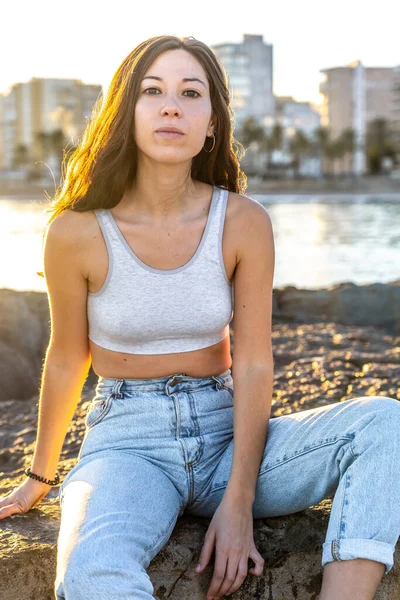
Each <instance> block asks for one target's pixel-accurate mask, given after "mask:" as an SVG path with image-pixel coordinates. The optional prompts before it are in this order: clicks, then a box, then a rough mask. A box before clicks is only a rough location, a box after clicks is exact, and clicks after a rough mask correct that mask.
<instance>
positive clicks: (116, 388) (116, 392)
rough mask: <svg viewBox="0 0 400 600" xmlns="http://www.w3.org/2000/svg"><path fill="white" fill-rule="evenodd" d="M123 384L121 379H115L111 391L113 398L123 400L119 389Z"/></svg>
mask: <svg viewBox="0 0 400 600" xmlns="http://www.w3.org/2000/svg"><path fill="white" fill-rule="evenodd" d="M123 383H124V380H123V379H117V381H116V382H115V384H114V387H113V390H112V395H113V396H114V398H123V397H124V395H123V394H122V393H121V387H122V385H123Z"/></svg>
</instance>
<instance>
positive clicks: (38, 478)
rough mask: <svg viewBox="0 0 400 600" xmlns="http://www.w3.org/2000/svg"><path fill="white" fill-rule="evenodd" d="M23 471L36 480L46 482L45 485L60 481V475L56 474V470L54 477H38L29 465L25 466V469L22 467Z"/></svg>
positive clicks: (55, 483) (56, 483)
mask: <svg viewBox="0 0 400 600" xmlns="http://www.w3.org/2000/svg"><path fill="white" fill-rule="evenodd" d="M24 473H25V475H28V477H31V478H32V479H37V480H38V481H41V482H42V483H47V485H58V484H59V483H60V475H59V474H58V471H56V475H55V479H46V478H45V477H40V475H36V473H32V472H31V468H30V467H27V468H26V469H24Z"/></svg>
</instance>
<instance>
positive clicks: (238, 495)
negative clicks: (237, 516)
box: [224, 483, 255, 510]
mask: <svg viewBox="0 0 400 600" xmlns="http://www.w3.org/2000/svg"><path fill="white" fill-rule="evenodd" d="M254 497H255V494H254V493H252V492H251V490H250V491H249V490H246V489H243V488H237V487H235V486H233V485H231V486H230V485H229V483H228V485H227V487H226V490H225V494H224V499H225V501H226V502H227V503H228V504H230V505H232V506H233V507H235V508H241V509H244V510H247V509H248V510H252V508H253V503H254Z"/></svg>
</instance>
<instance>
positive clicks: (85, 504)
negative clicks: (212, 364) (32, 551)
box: [55, 369, 400, 600]
mask: <svg viewBox="0 0 400 600" xmlns="http://www.w3.org/2000/svg"><path fill="white" fill-rule="evenodd" d="M233 405H234V390H233V379H232V375H231V370H230V369H228V370H227V371H225V372H223V373H221V374H219V375H215V376H211V377H204V378H196V377H190V376H185V375H183V374H174V375H171V376H167V377H160V378H155V379H147V380H146V379H110V378H109V379H106V378H101V377H99V379H98V383H97V387H96V394H95V396H94V397H93V399H92V402H91V405H90V406H89V409H88V412H87V415H86V431H85V436H84V439H83V442H82V446H81V448H80V452H79V455H78V459H77V462H76V464H75V465H74V466H73V468H72V469H71V470H70V471H69V472H68V473H67V476H66V477H65V479H64V481H63V482H62V485H61V488H60V506H61V523H60V531H59V538H58V546H57V574H56V581H55V594H56V598H57V599H61V598H67V600H83V599H85V600H86V599H87V598H98V599H99V600H103V599H104V600H105V599H107V598H113V599H116V598H121V599H122V598H123V599H124V600H128V599H135V600H137V599H143V600H148V599H150V598H153V597H154V596H153V593H154V588H153V585H152V583H151V581H150V578H149V576H148V575H147V572H146V569H147V567H148V565H149V563H150V561H151V560H152V559H153V557H154V556H155V555H156V554H157V553H158V552H159V551H160V550H161V548H162V547H163V546H164V545H165V544H166V543H167V541H168V539H169V538H170V536H171V534H172V531H173V529H174V527H175V524H176V521H177V518H178V517H179V516H180V515H182V514H183V513H184V512H185V513H186V514H193V515H200V516H205V517H212V515H213V514H214V511H215V510H216V508H217V507H218V504H219V503H220V501H221V499H222V497H223V494H224V491H225V488H226V485H227V482H228V478H229V475H230V468H231V463H232V451H233ZM399 462H400V402H398V401H397V400H395V399H393V398H387V397H377V396H370V397H360V398H355V399H350V400H346V401H344V402H337V403H334V404H329V405H325V406H322V407H319V408H315V409H311V410H304V411H302V412H297V413H292V414H288V415H283V416H280V417H271V419H270V421H269V426H268V435H267V442H266V445H265V451H264V455H263V458H262V461H261V465H260V469H259V474H258V479H257V485H256V490H255V491H256V495H255V501H254V504H253V517H254V518H262V517H272V516H277V515H285V514H290V513H294V512H297V511H301V510H304V509H306V508H308V507H310V506H313V505H315V504H318V503H319V502H320V501H321V500H323V499H324V498H327V497H329V496H332V495H334V498H333V503H332V509H331V513H330V518H329V524H328V528H327V533H326V539H325V542H324V544H323V545H322V566H324V565H325V564H326V563H328V562H330V561H335V560H336V561H337V560H349V559H354V558H367V559H370V560H374V561H378V562H381V563H384V564H385V574H387V573H388V571H389V570H390V569H391V568H392V566H393V555H394V550H395V545H396V542H397V540H398V537H399V535H400V510H399V498H400V478H399Z"/></svg>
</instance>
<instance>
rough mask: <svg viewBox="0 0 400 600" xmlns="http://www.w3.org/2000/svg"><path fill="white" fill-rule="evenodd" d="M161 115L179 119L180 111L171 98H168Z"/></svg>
mask: <svg viewBox="0 0 400 600" xmlns="http://www.w3.org/2000/svg"><path fill="white" fill-rule="evenodd" d="M161 114H162V115H168V116H171V115H173V116H177V117H181V116H182V111H181V109H180V108H179V105H178V104H177V102H176V101H174V100H173V99H172V98H168V99H167V100H166V102H165V104H164V106H163V108H162V110H161Z"/></svg>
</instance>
